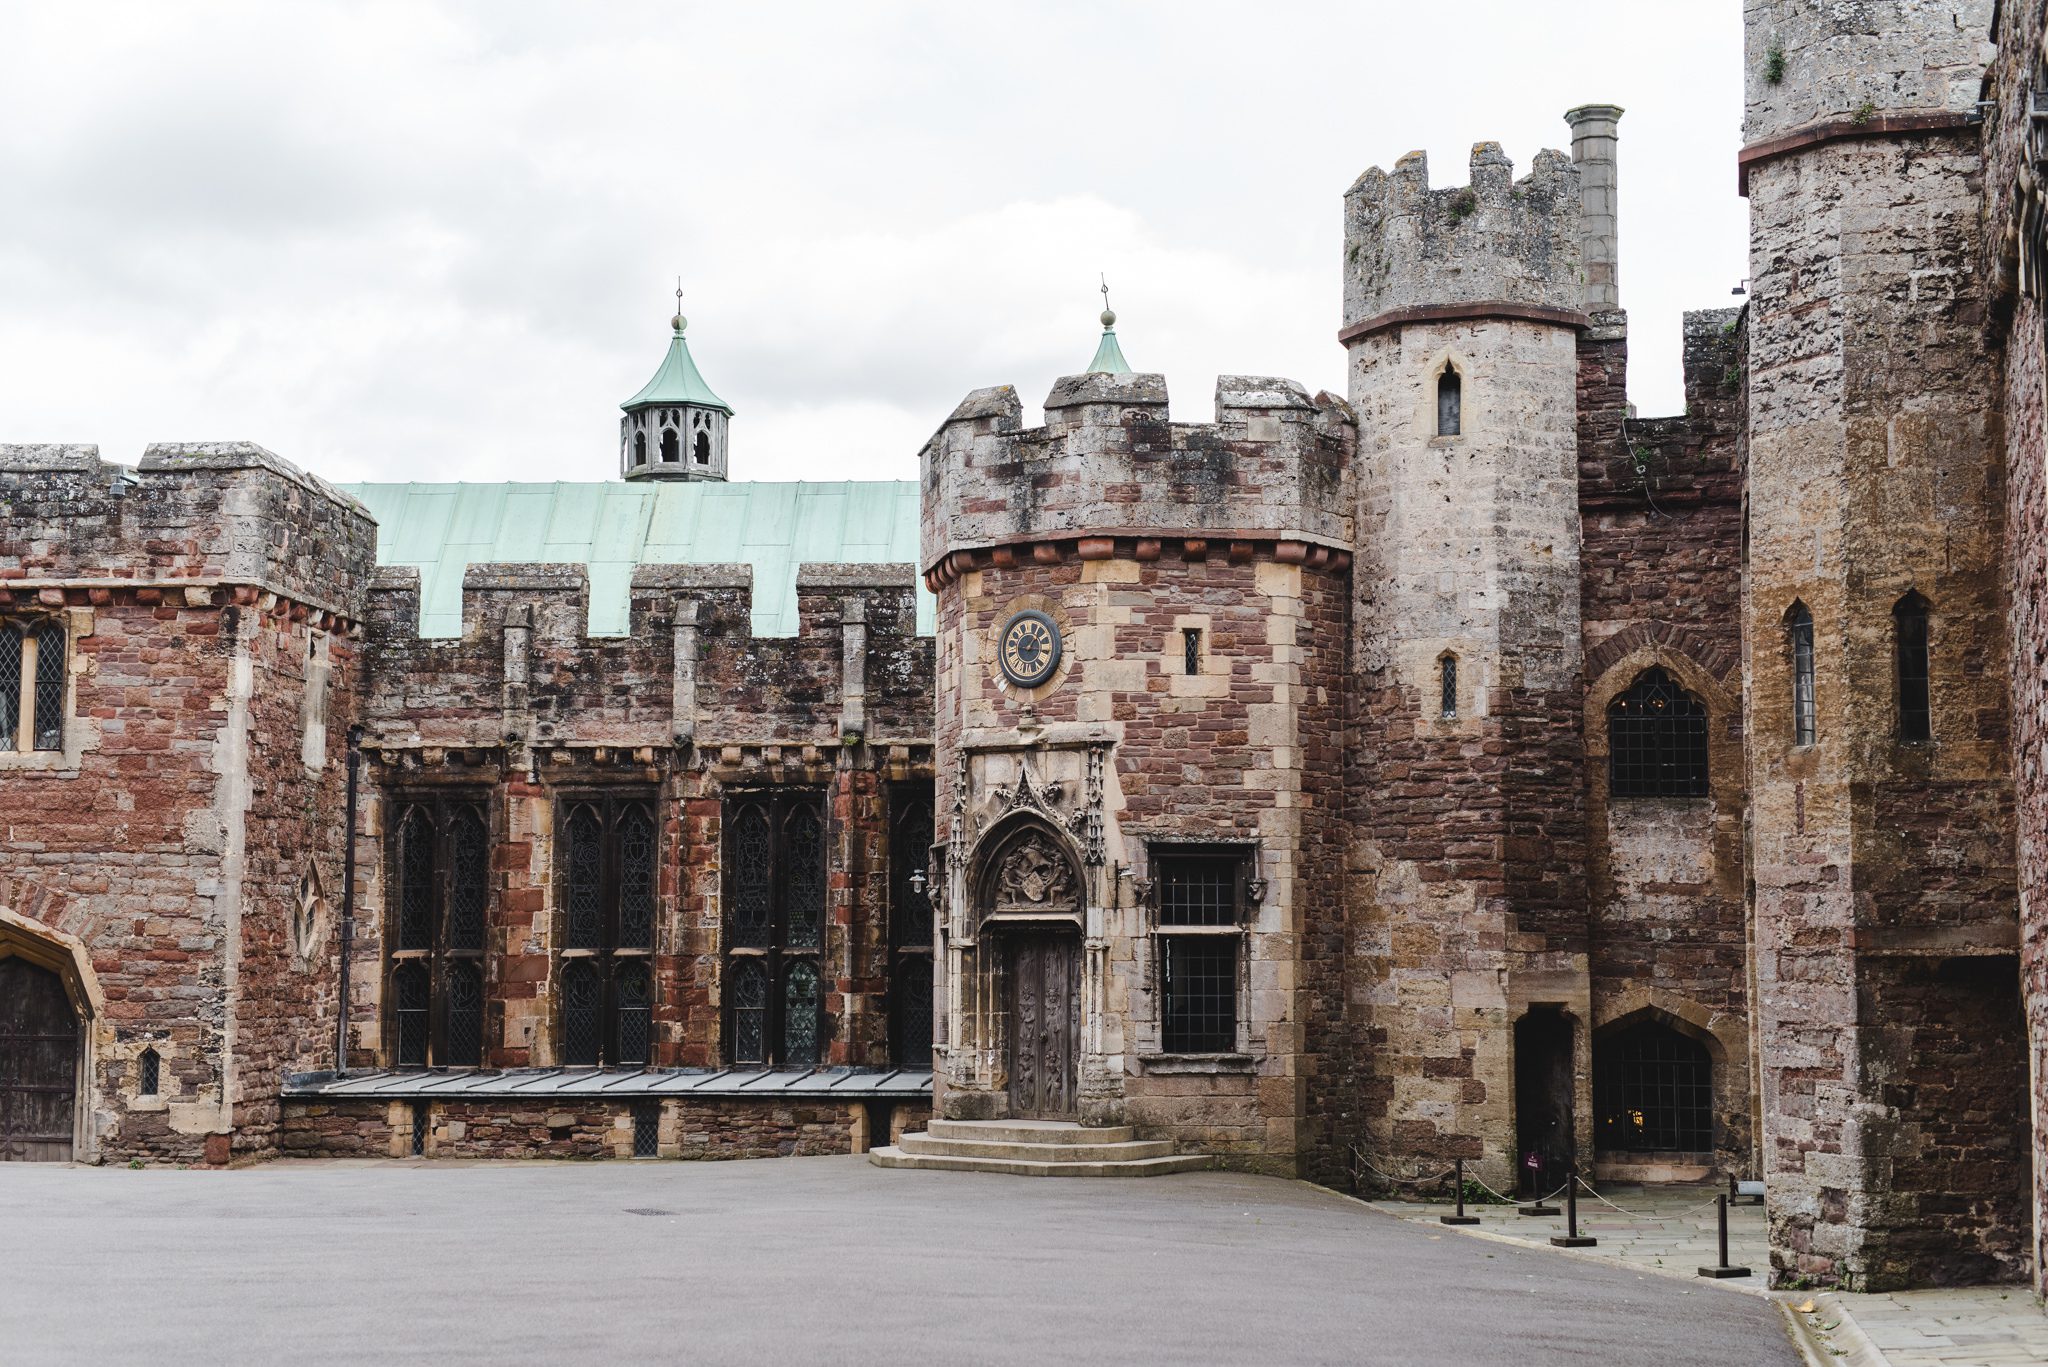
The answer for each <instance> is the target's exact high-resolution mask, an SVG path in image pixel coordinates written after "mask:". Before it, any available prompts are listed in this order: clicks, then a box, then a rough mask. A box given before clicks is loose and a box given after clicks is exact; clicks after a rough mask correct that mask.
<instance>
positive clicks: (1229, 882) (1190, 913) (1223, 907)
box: [1156, 855, 1244, 926]
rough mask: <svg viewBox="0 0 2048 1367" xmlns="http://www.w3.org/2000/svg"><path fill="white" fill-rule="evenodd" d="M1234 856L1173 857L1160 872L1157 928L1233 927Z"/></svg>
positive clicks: (1235, 912) (1235, 918)
mask: <svg viewBox="0 0 2048 1367" xmlns="http://www.w3.org/2000/svg"><path fill="white" fill-rule="evenodd" d="M1243 862H1244V861H1243V860H1242V859H1240V858H1238V857H1237V856H1235V855H1174V856H1171V857H1166V856H1162V857H1159V858H1158V859H1157V860H1156V863H1157V865H1158V868H1159V924H1160V925H1162V926H1234V925H1236V924H1237V923H1238V907H1237V875H1238V870H1239V869H1240V868H1241V867H1242V865H1243Z"/></svg>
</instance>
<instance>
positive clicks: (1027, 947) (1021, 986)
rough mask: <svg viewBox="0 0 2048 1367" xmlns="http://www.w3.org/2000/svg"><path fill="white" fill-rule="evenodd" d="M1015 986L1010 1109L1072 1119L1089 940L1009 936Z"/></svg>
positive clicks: (1037, 932) (1009, 976)
mask: <svg viewBox="0 0 2048 1367" xmlns="http://www.w3.org/2000/svg"><path fill="white" fill-rule="evenodd" d="M1002 944H1003V960H1004V969H1005V973H1004V977H1005V979H1006V981H1007V988H1008V1002H1007V1003H1006V1004H1007V1006H1008V1016H1009V1027H1010V1028H1009V1048H1008V1051H1007V1052H1008V1058H1009V1068H1010V1114H1011V1115H1012V1116H1016V1117H1020V1118H1024V1119H1032V1120H1070V1119H1072V1118H1073V1116H1074V1114H1075V1101H1076V1097H1077V1094H1078V1092H1079V1090H1080V1078H1079V1073H1080V1055H1081V939H1080V937H1079V936H1078V935H1075V934H1073V933H1072V932H1070V931H1059V930H1041V929H1029V930H1024V929H1020V930H1014V931H1006V932H1005V933H1004V934H1003V936H1002Z"/></svg>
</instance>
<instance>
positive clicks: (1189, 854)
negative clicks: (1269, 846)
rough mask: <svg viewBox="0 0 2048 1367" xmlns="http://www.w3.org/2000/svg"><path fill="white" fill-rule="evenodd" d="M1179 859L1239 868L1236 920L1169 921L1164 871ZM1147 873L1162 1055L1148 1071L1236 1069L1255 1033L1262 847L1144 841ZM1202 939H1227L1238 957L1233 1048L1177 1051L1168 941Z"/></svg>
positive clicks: (1151, 1060)
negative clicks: (1253, 985)
mask: <svg viewBox="0 0 2048 1367" xmlns="http://www.w3.org/2000/svg"><path fill="white" fill-rule="evenodd" d="M1178 859H1209V860H1229V861H1231V862H1232V863H1233V865H1234V866H1235V868H1234V875H1235V883H1234V887H1233V890H1232V898H1233V901H1234V904H1235V905H1234V919H1233V920H1232V921H1231V922H1230V923H1229V924H1228V925H1215V924H1210V925H1197V924H1194V923H1185V924H1183V923H1170V922H1167V921H1166V920H1165V919H1164V917H1165V915H1166V907H1165V884H1166V879H1165V877H1164V873H1165V867H1166V866H1167V865H1169V864H1171V863H1172V862H1173V861H1175V860H1178ZM1145 860H1146V872H1147V874H1148V875H1149V877H1148V879H1147V886H1146V903H1147V909H1148V911H1149V913H1150V914H1149V916H1148V918H1147V919H1148V921H1149V925H1148V926H1147V928H1146V929H1147V938H1148V939H1150V941H1151V945H1150V955H1149V958H1150V960H1151V963H1150V967H1151V974H1150V977H1151V981H1152V984H1153V991H1152V994H1151V995H1152V999H1153V1002H1154V1005H1155V1011H1154V1019H1153V1022H1152V1024H1153V1027H1154V1028H1155V1029H1156V1030H1157V1032H1158V1034H1157V1042H1158V1052H1157V1053H1154V1054H1148V1055H1146V1068H1147V1071H1148V1072H1170V1071H1175V1070H1176V1069H1175V1065H1176V1064H1179V1065H1181V1066H1183V1067H1186V1066H1194V1067H1198V1068H1200V1067H1208V1066H1211V1065H1213V1066H1214V1069H1215V1070H1216V1071H1229V1070H1232V1068H1233V1066H1234V1065H1239V1064H1242V1063H1244V1062H1246V1061H1248V1059H1249V1052H1250V1045H1249V1034H1250V1030H1251V1018H1250V1011H1249V1010H1248V1006H1249V1002H1250V981H1251V978H1250V975H1251V952H1250V951H1251V932H1252V925H1253V922H1254V920H1255V919H1256V917H1257V914H1258V903H1259V900H1260V899H1259V892H1260V890H1261V882H1260V879H1259V844H1258V842H1257V841H1233V840H1185V839H1173V838H1158V839H1152V840H1148V841H1146V843H1145ZM1196 937H1200V938H1203V939H1227V940H1229V941H1230V942H1231V945H1232V948H1233V950H1234V953H1235V964H1234V969H1235V973H1234V977H1235V990H1234V992H1233V996H1232V1011H1233V1014H1234V1016H1235V1020H1234V1022H1233V1025H1232V1030H1231V1035H1232V1038H1231V1046H1230V1048H1228V1049H1199V1050H1188V1049H1183V1050H1174V1049H1170V1048H1169V1047H1168V1045H1167V1023H1168V1022H1167V1017H1168V1013H1169V1011H1170V1004H1169V1002H1168V987H1167V968H1168V961H1167V956H1168V955H1169V954H1170V953H1171V952H1172V946H1171V944H1170V943H1169V942H1170V941H1173V940H1176V939H1181V938H1189V939H1193V938H1196Z"/></svg>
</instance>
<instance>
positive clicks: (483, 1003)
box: [382, 784, 501, 1069]
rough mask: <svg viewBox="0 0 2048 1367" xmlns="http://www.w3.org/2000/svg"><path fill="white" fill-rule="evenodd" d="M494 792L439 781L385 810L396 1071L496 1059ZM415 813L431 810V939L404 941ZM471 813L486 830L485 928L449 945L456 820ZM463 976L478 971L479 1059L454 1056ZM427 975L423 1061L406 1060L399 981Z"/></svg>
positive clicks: (389, 1025)
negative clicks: (456, 992) (455, 986)
mask: <svg viewBox="0 0 2048 1367" xmlns="http://www.w3.org/2000/svg"><path fill="white" fill-rule="evenodd" d="M493 797H494V792H493V790H492V789H489V788H484V787H481V786H478V785H475V784H464V785H461V786H454V785H436V786H429V787H421V788H405V789H400V790H398V791H396V792H394V793H392V794H391V795H390V796H389V797H388V798H386V799H385V810H386V811H387V812H388V813H389V819H388V820H387V822H386V823H385V830H384V845H385V849H384V868H385V871H386V876H385V879H384V893H385V896H384V909H383V918H382V919H383V931H384V934H383V951H384V978H383V980H384V1010H383V1013H382V1014H383V1025H384V1033H385V1039H386V1041H387V1043H386V1045H385V1048H384V1051H383V1052H384V1053H385V1054H386V1056H387V1061H388V1063H389V1065H390V1066H391V1067H394V1068H408V1069H410V1068H448V1067H459V1068H474V1067H482V1066H483V1065H484V1064H485V1063H486V1062H487V1061H488V1059H489V1057H490V1041H489V1034H490V1015H491V1012H490V988H491V973H490V924H491V913H492V910H493V909H494V907H495V904H496V901H497V898H496V895H495V894H496V891H497V876H496V872H495V869H494V867H493V865H494V863H495V860H496V855H497V849H498V846H499V844H500V843H501V842H500V839H499V834H498V824H497V814H496V810H495V805H496V804H495V802H494V801H493ZM415 812H421V813H424V814H426V817H427V820H428V823H429V826H430V830H431V839H432V842H433V843H432V848H431V851H430V853H429V856H428V860H429V869H430V877H431V883H430V885H429V898H430V900H429V902H428V906H427V908H426V916H427V934H426V943H425V944H422V945H411V944H407V943H406V938H407V937H406V934H405V927H404V925H403V923H402V918H403V917H404V915H405V906H404V899H405V897H406V887H407V885H406V879H405V859H406V856H407V854H408V853H409V851H408V849H407V844H406V842H407V838H408V831H407V828H408V823H409V821H410V819H411V817H412V816H413V814H414V813H415ZM465 815H466V816H473V817H474V818H476V819H477V820H478V821H479V822H480V824H481V826H482V829H483V842H484V847H483V881H482V884H481V887H480V889H479V891H481V893H482V895H483V907H482V910H481V912H480V915H481V917H482V922H483V926H482V933H481V935H480V936H479V938H478V939H477V941H476V942H475V944H474V945H473V946H471V945H456V944H453V943H451V936H450V931H449V918H450V916H451V914H452V911H453V906H454V901H455V897H456V893H457V888H456V869H455V862H456V850H455V844H456V838H455V826H456V822H457V821H458V820H459V819H460V818H461V817H463V816H465ZM457 973H469V974H474V975H475V983H476V990H477V1005H476V1012H477V1020H476V1043H477V1048H476V1057H475V1060H474V1061H473V1062H471V1061H467V1060H462V1061H458V1060H456V1059H453V1058H451V1057H450V1054H451V1044H450V1041H449V1024H450V1016H451V1010H452V1005H451V991H450V984H451V983H452V981H453V979H454V975H455V974H457ZM421 975H424V977H425V980H426V983H425V994H424V1005H423V1006H422V1007H421V1008H420V1010H422V1011H423V1012H424V1013H425V1017H426V1019H425V1022H424V1027H425V1032H426V1033H425V1038H424V1039H423V1040H422V1041H421V1047H422V1054H421V1057H420V1058H419V1059H418V1060H417V1061H412V1062H408V1061H407V1060H406V1058H405V1053H406V1049H405V1044H406V1041H405V1038H404V1028H403V1025H402V1023H401V1021H400V1012H401V1011H405V1010H407V1008H406V1006H405V1005H404V1002H403V1000H402V996H403V994H402V991H401V980H402V979H404V980H411V981H416V980H417V979H418V978H419V977H420V976H421Z"/></svg>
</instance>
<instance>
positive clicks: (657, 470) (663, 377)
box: [619, 313, 732, 480]
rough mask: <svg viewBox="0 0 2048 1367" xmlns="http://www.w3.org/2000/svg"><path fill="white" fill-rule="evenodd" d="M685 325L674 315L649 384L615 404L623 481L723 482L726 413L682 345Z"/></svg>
mask: <svg viewBox="0 0 2048 1367" xmlns="http://www.w3.org/2000/svg"><path fill="white" fill-rule="evenodd" d="M688 326H689V320H688V319H686V318H684V317H683V315H682V314H680V313H678V314H677V315H676V316H675V317H674V318H671V319H670V320H669V327H670V328H671V329H672V330H673V332H672V335H671V336H670V338H669V343H668V354H667V355H666V356H664V357H662V358H661V368H660V369H659V370H657V371H655V372H654V378H653V379H651V380H649V381H648V382H647V383H646V384H645V385H642V386H641V388H640V392H639V393H638V394H635V395H634V396H633V397H632V398H630V399H628V400H626V401H625V402H624V403H622V404H620V405H619V407H620V408H622V409H624V410H625V416H624V417H622V418H620V419H619V473H620V474H621V475H622V476H624V477H625V478H626V479H632V480H648V479H699V480H713V479H715V480H722V479H724V478H725V434H726V428H727V426H728V425H729V424H730V423H731V422H732V407H731V405H729V404H728V403H726V401H725V400H724V399H721V398H719V397H718V396H717V395H716V394H714V393H712V392H711V386H710V385H708V384H706V383H704V377H703V376H702V375H700V374H698V373H697V363H696V362H695V361H693V360H692V359H691V358H690V344H689V343H688V342H686V341H684V340H683V330H684V329H685V328H686V327H688Z"/></svg>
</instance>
